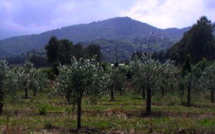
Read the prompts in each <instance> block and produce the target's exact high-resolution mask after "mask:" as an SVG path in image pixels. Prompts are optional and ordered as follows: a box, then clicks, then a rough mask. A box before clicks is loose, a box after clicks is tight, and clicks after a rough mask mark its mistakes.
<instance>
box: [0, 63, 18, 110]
mask: <svg viewBox="0 0 215 134" xmlns="http://www.w3.org/2000/svg"><path fill="white" fill-rule="evenodd" d="M16 84H17V77H16V74H15V72H14V70H12V69H9V67H8V64H7V62H6V61H5V60H0V114H2V112H3V106H4V99H5V98H6V96H7V95H11V96H14V95H16V91H17V88H16V87H17V86H16Z"/></svg>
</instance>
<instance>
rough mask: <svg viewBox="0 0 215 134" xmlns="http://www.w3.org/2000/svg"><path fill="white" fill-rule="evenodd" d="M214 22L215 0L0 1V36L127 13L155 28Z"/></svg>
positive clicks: (36, 31) (34, 31)
mask: <svg viewBox="0 0 215 134" xmlns="http://www.w3.org/2000/svg"><path fill="white" fill-rule="evenodd" d="M203 15H205V16H207V17H208V18H209V19H210V20H212V21H213V22H215V0H0V39H2V38H6V37H10V36H15V35H24V34H33V33H35V34H37V33H41V32H43V31H47V30H52V29H56V28H61V27H64V26H69V25H73V24H80V23H90V22H92V21H98V20H105V19H108V18H113V17H119V16H128V17H131V18H133V19H135V20H139V21H141V22H145V23H148V24H150V25H153V26H156V27H158V28H170V27H177V28H182V27H187V26H191V25H192V24H194V23H195V22H196V20H197V19H199V17H200V16H203Z"/></svg>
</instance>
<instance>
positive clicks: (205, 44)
mask: <svg viewBox="0 0 215 134" xmlns="http://www.w3.org/2000/svg"><path fill="white" fill-rule="evenodd" d="M213 30H214V24H212V23H211V21H210V20H208V19H207V17H205V16H202V17H200V19H199V20H197V23H196V24H194V25H193V26H192V28H191V29H190V30H189V31H187V32H186V33H185V34H184V36H183V38H182V39H181V40H180V41H179V42H178V43H176V44H175V45H174V46H173V47H171V48H170V50H169V51H168V54H169V57H170V58H171V59H173V60H175V61H176V62H177V63H179V64H182V63H183V62H184V59H185V57H186V55H187V54H190V56H191V58H192V63H197V62H198V61H200V60H202V59H203V58H206V59H207V60H213V59H214V58H215V54H214V52H215V44H214V35H213Z"/></svg>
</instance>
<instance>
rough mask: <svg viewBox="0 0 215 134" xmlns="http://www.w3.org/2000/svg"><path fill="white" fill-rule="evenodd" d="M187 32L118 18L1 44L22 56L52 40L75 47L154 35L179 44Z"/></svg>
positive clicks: (9, 39) (19, 37)
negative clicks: (72, 43) (91, 42)
mask: <svg viewBox="0 0 215 134" xmlns="http://www.w3.org/2000/svg"><path fill="white" fill-rule="evenodd" d="M184 31H186V29H158V28H156V27H153V26H150V25H148V24H146V23H142V22H139V21H136V20H132V19H131V18H128V17H118V18H112V19H108V20H104V21H99V22H92V23H89V24H80V25H72V26H68V27H63V28H61V29H56V30H52V31H47V32H44V33H41V34H37V35H27V36H18V37H13V38H8V39H4V40H0V49H1V50H2V51H4V52H5V53H8V54H10V55H20V54H22V53H26V52H28V51H31V50H32V49H35V50H38V49H43V48H44V46H45V44H47V42H48V40H49V39H50V37H51V36H56V37H57V38H58V39H69V40H70V41H73V42H74V43H78V42H89V41H93V40H96V39H101V38H104V39H111V40H124V41H130V42H132V41H133V40H134V39H135V38H138V37H141V36H144V35H147V34H149V33H151V32H153V33H156V34H159V35H162V36H165V37H167V38H170V39H172V40H173V41H177V40H179V39H181V37H182V36H183V33H184ZM1 56H2V55H1ZM7 56H8V55H7Z"/></svg>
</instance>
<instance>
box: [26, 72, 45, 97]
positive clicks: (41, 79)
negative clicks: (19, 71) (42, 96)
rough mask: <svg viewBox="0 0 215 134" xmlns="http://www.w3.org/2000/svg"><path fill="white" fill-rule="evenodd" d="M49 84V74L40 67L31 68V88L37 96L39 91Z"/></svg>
mask: <svg viewBox="0 0 215 134" xmlns="http://www.w3.org/2000/svg"><path fill="white" fill-rule="evenodd" d="M46 85H47V75H46V74H45V73H43V72H42V71H40V70H38V69H35V68H34V69H31V70H30V82H29V88H30V89H32V90H33V95H34V96H36V94H37V92H38V91H42V90H43V89H44V88H45V87H46Z"/></svg>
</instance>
